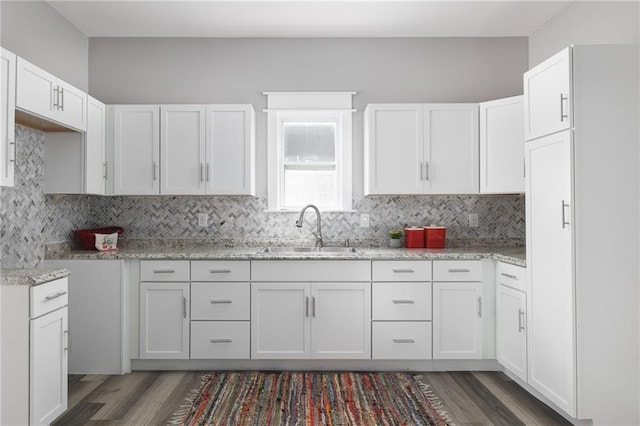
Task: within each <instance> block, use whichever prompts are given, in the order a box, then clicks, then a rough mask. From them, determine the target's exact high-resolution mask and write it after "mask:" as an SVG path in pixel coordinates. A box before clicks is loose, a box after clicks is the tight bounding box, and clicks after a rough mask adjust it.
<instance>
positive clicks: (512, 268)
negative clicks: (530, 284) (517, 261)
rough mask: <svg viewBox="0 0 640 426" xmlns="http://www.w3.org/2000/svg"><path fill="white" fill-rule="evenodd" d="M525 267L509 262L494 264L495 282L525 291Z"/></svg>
mask: <svg viewBox="0 0 640 426" xmlns="http://www.w3.org/2000/svg"><path fill="white" fill-rule="evenodd" d="M526 277H527V274H526V269H525V268H523V267H521V266H516V265H511V264H509V263H503V262H498V264H497V265H496V284H502V285H506V286H507V287H511V288H514V289H516V290H520V291H524V292H526V291H527V278H526Z"/></svg>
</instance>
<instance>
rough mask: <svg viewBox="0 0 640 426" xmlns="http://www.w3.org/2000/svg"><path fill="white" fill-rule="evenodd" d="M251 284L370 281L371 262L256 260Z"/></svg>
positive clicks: (253, 263) (252, 265)
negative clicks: (256, 282)
mask: <svg viewBox="0 0 640 426" xmlns="http://www.w3.org/2000/svg"><path fill="white" fill-rule="evenodd" d="M251 280H252V281H276V282H283V281H293V282H310V281H314V282H320V281H371V262H370V261H368V260H254V261H252V262H251Z"/></svg>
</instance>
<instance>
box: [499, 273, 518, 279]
mask: <svg viewBox="0 0 640 426" xmlns="http://www.w3.org/2000/svg"><path fill="white" fill-rule="evenodd" d="M500 275H502V276H503V277H507V278H511V279H512V280H517V279H518V277H516V276H515V275H511V274H505V273H504V272H501V273H500Z"/></svg>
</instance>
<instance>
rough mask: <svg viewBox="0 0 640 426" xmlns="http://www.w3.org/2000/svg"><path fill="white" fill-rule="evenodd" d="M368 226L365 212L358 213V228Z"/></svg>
mask: <svg viewBox="0 0 640 426" xmlns="http://www.w3.org/2000/svg"><path fill="white" fill-rule="evenodd" d="M368 227H369V215H368V214H366V213H362V214H361V215H360V228H368Z"/></svg>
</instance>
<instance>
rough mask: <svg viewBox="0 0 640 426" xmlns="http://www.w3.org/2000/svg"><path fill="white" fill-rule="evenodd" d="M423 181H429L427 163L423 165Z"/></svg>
mask: <svg viewBox="0 0 640 426" xmlns="http://www.w3.org/2000/svg"><path fill="white" fill-rule="evenodd" d="M424 179H425V180H426V181H428V180H429V162H428V161H426V162H425V163H424Z"/></svg>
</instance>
